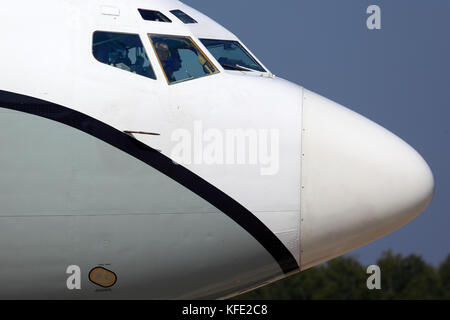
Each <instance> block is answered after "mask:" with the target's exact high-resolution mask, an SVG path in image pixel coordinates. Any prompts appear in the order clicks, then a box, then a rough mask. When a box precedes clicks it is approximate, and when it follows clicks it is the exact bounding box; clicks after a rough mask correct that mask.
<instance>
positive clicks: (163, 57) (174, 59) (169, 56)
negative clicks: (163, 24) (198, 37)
mask: <svg viewBox="0 0 450 320" xmlns="http://www.w3.org/2000/svg"><path fill="white" fill-rule="evenodd" d="M155 49H156V52H157V54H158V57H159V59H160V61H161V64H162V67H163V69H164V71H165V73H166V75H167V78H168V79H169V81H170V82H173V81H176V79H175V76H174V73H175V72H176V71H178V70H180V68H181V59H180V56H179V55H178V52H174V53H172V52H171V50H170V48H169V45H168V44H167V43H166V42H163V41H159V42H156V43H155Z"/></svg>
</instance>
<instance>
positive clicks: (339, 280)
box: [235, 251, 450, 300]
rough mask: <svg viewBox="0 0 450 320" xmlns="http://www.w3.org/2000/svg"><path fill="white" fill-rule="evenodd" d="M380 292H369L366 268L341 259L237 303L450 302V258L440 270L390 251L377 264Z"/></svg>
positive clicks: (281, 282)
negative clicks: (402, 300) (299, 301)
mask: <svg viewBox="0 0 450 320" xmlns="http://www.w3.org/2000/svg"><path fill="white" fill-rule="evenodd" d="M376 264H377V265H378V266H379V267H380V269H381V290H369V289H367V284H366V283H367V279H368V277H369V276H370V274H367V273H366V267H364V266H363V265H361V264H360V263H359V262H358V260H357V259H356V258H353V257H340V258H337V259H335V260H332V261H330V262H328V263H327V264H324V265H321V266H318V267H315V268H312V269H310V270H307V271H304V272H302V273H299V274H297V275H294V276H291V277H289V278H287V279H284V280H281V281H278V282H276V283H274V284H271V285H268V286H266V287H263V288H261V289H258V290H255V291H252V292H250V293H247V294H244V295H241V296H239V297H237V298H235V299H236V300H271V299H273V300H317V299H338V300H342V299H345V300H359V299H369V300H373V299H377V300H378V299H387V300H390V299H420V300H424V299H450V254H449V255H448V257H447V259H446V260H445V261H444V262H442V263H441V264H440V265H439V266H438V267H437V268H436V267H433V266H432V265H430V264H428V263H426V262H425V261H424V260H423V258H422V257H420V256H417V255H414V254H413V255H409V256H406V257H403V256H402V255H400V254H393V253H392V251H387V252H384V253H383V254H382V256H381V257H380V258H379V259H378V261H377V263H376Z"/></svg>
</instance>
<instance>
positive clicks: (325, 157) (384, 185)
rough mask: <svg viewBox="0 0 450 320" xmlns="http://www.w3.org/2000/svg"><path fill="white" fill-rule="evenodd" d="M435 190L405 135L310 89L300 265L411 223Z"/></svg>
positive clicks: (306, 103) (306, 109)
mask: <svg viewBox="0 0 450 320" xmlns="http://www.w3.org/2000/svg"><path fill="white" fill-rule="evenodd" d="M433 193H434V179H433V174H432V172H431V170H430V168H429V167H428V165H427V163H426V162H425V161H424V160H423V158H422V157H421V156H420V155H419V154H418V153H417V152H416V151H415V150H414V149H413V148H411V147H410V146H409V145H408V144H407V143H405V142H404V141H403V140H401V139H400V138H398V137H397V136H395V135H394V134H392V133H390V132H389V131H387V130H386V129H384V128H382V127H380V126H379V125H377V124H375V123H373V122H372V121H370V120H368V119H366V118H364V117H362V116H361V115H358V114H356V113H354V112H352V111H350V110H349V109H347V108H344V107H342V106H340V105H338V104H336V103H334V102H332V101H330V100H328V99H325V98H323V97H321V96H319V95H317V94H314V93H312V92H310V91H307V90H304V95H303V132H302V194H301V201H302V208H301V219H302V220H301V242H300V243H301V261H300V262H301V267H302V269H307V268H310V267H312V266H314V265H317V264H319V263H322V262H324V261H327V260H329V259H332V258H334V257H337V256H339V255H342V254H344V253H345V252H348V251H350V250H353V249H356V248H358V247H360V246H362V245H365V244H367V243H369V242H371V241H373V240H376V239H378V238H380V237H383V236H385V235H387V234H388V233H391V232H393V231H394V230H396V229H398V228H400V227H401V226H403V225H405V224H407V223H408V222H410V221H411V220H413V219H414V218H416V217H417V216H418V215H419V214H420V213H422V212H423V211H424V210H425V209H426V207H427V206H428V204H429V203H430V201H431V199H432V197H433Z"/></svg>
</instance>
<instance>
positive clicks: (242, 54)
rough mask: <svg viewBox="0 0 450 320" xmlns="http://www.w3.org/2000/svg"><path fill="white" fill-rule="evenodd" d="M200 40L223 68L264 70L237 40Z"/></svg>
mask: <svg viewBox="0 0 450 320" xmlns="http://www.w3.org/2000/svg"><path fill="white" fill-rule="evenodd" d="M200 41H201V42H202V43H203V45H204V46H205V47H206V48H207V49H208V50H209V51H210V52H211V54H212V55H213V56H214V58H216V60H217V61H218V62H219V63H220V64H221V65H222V67H223V68H224V69H225V70H237V71H259V72H266V70H265V69H264V68H263V67H262V66H261V65H260V64H259V63H258V62H257V61H256V60H255V59H254V58H253V57H252V56H251V55H250V53H249V52H248V51H247V50H245V48H244V47H243V46H242V45H241V44H240V43H239V42H238V41H230V40H212V39H200Z"/></svg>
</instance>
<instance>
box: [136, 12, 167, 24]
mask: <svg viewBox="0 0 450 320" xmlns="http://www.w3.org/2000/svg"><path fill="white" fill-rule="evenodd" d="M138 11H139V13H140V14H141V16H142V19H144V20H147V21H156V22H172V20H170V19H169V18H167V17H166V16H165V15H164V14H162V13H161V12H159V11H153V10H145V9H138Z"/></svg>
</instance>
